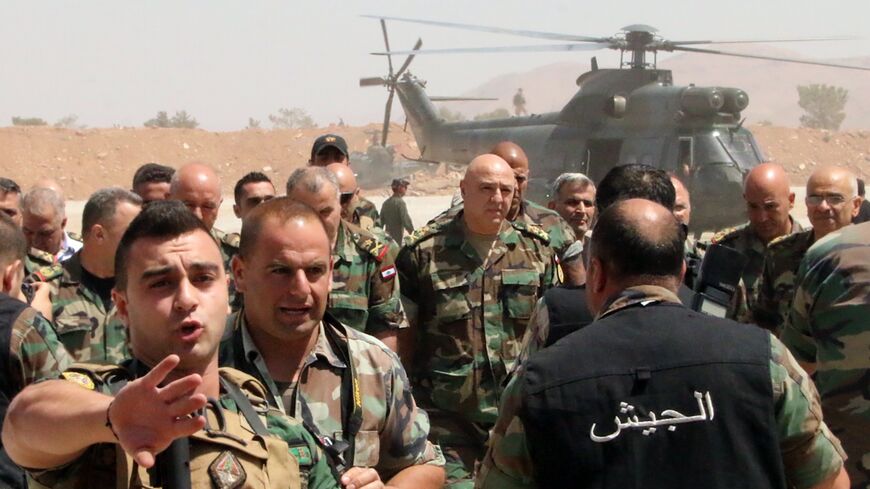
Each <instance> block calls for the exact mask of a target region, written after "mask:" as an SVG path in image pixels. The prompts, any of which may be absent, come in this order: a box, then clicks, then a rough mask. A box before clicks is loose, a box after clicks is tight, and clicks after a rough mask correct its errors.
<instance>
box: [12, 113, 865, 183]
mask: <svg viewBox="0 0 870 489" xmlns="http://www.w3.org/2000/svg"><path fill="white" fill-rule="evenodd" d="M379 129H380V125H379V124H369V125H367V126H363V127H335V126H330V127H327V128H316V129H307V130H269V131H265V130H245V131H237V132H222V133H215V132H207V131H202V130H195V129H146V128H123V129H84V130H71V129H58V128H50V127H8V128H0V175H2V176H5V177H9V178H12V179H14V180H15V181H17V182H18V183H19V184H20V185H22V186H23V187H24V188H29V187H30V185H31V184H32V183H33V182H34V181H36V180H37V179H39V178H44V177H51V178H55V179H57V180H59V181H60V182H61V184H62V185H63V186H64V188H65V189H66V192H67V198H70V199H85V198H87V196H88V195H90V193H91V192H93V191H94V190H96V189H98V188H100V187H103V186H108V185H121V186H124V187H129V185H130V182H131V180H132V177H133V172H135V171H136V168H137V167H138V166H139V165H141V164H142V163H145V162H149V161H156V162H159V163H164V164H167V165H170V166H174V167H178V166H180V165H181V164H183V163H185V162H188V161H193V160H201V161H205V162H208V163H211V164H213V165H215V166H216V167H218V168H219V171H220V175H221V178H222V179H223V187H224V188H223V190H224V193H226V194H229V193H231V192H232V188H233V185H234V183H235V181H236V180H237V179H239V178H240V177H241V176H242V175H244V174H245V173H247V172H249V171H252V170H258V171H263V172H265V173H266V174H268V175H269V176H270V177H271V178H272V180H273V181H274V182H276V184H277V186H278V187H282V186H283V185H282V184H283V182H284V181H285V180H286V179H287V176H288V175H289V174H290V172H291V171H292V170H293V169H294V168H297V167H299V166H302V165H304V164H305V162H306V161H307V160H308V156H309V152H310V149H311V143H312V141H313V140H314V138H315V137H317V136H318V135H320V134H323V133H326V132H335V133H337V134H341V135H342V136H344V137H345V138H346V139H347V142H348V145H349V146H350V149H351V151H365V149H366V147H367V146H368V141H369V139H370V136H369V134H370V132H371V131H373V130H379ZM751 129H752V131H753V132H754V133H755V135H756V137H757V138H758V141H759V143H760V144H761V146H762V148H763V150H764V152H765V154H766V155H767V156H768V157H769V158H770V159H772V160H773V161H776V162H778V163H781V164H783V165H785V166H786V167H787V168H788V170H789V172H790V174H791V175H792V182H793V184H795V185H802V184H804V183H805V182H806V177H807V176H808V175H809V173H810V172H812V171H813V169H814V168H815V167H817V166H819V165H828V164H839V165H846V166H848V167H850V168H852V169H853V170H855V171H856V172H857V173H858V174H859V175H862V176H863V177H865V178H866V177H868V176H870V172H868V168H870V165H868V163H870V132H867V131H850V132H827V131H818V130H811V129H792V128H784V127H765V126H754V127H752V128H751ZM389 144H393V145H396V146H397V148H398V151H397V152H398V153H399V154H404V155H407V156H410V157H414V156H416V155H417V154H418V151H417V145H416V143H415V142H414V137H413V135H412V134H411V133H410V132H408V133H405V132H402V127H401V126H400V125H398V124H395V125H393V127H392V129H391V132H390V140H389ZM459 178H460V173H459V172H458V171H456V169H450V168H448V167H443V166H442V167H440V168H439V169H438V170H437V171H436V172H435V173H434V174H430V173H423V172H421V173H417V174H415V175H414V176H413V180H414V183H413V185H412V194H417V195H419V194H451V193H453V192H454V191H455V189H456V188H457V187H456V182H457V181H458V180H459ZM370 192H372V193H384V192H385V190H384V189H380V190H374V191H370Z"/></svg>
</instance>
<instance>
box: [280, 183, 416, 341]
mask: <svg viewBox="0 0 870 489" xmlns="http://www.w3.org/2000/svg"><path fill="white" fill-rule="evenodd" d="M340 193H341V192H340V185H339V183H338V179H337V178H336V176H335V174H334V173H332V172H331V171H329V170H327V169H325V168H318V167H307V168H299V169H297V170H296V171H294V172H293V173H292V174H291V175H290V178H289V179H287V197H290V198H291V199H293V200H295V201H298V202H301V203H303V204H305V205H307V206H308V207H311V208H312V209H314V210H315V211H316V212H317V214H318V215H319V216H320V219H321V220H322V221H323V225H324V227H325V228H326V234H327V235H328V236H329V240H330V245H331V246H332V258H333V269H332V289H331V291H330V293H329V302H328V310H329V313H330V314H332V315H333V316H335V318H336V319H338V320H339V321H340V322H341V323H342V324H345V325H347V326H350V327H351V328H354V329H356V330H358V331H362V332H365V333H368V334H370V335H372V336H374V337H376V338H378V339H379V340H381V341H383V342H384V343H385V344H386V345H387V346H389V347H390V348H391V349H393V351H398V350H399V345H398V335H399V330H400V329H407V327H408V322H407V320H406V319H405V310H404V309H403V308H402V301H401V299H400V295H399V282H398V279H397V276H396V275H397V274H396V265H395V259H394V256H395V255H396V254H398V252H397V251H395V250H394V251H393V252H392V253H391V252H390V246H391V245H390V243H389V242H387V241H385V240H383V239H381V238H379V237H377V236H375V235H374V234H372V233H370V232H369V231H366V230H364V229H362V228H360V227H359V226H357V225H355V224H353V223H351V222H350V221H347V220H345V219H342V218H341V204H340V201H339V196H340ZM392 246H394V247H395V246H396V245H395V243H393V244H392ZM399 353H402V352H399Z"/></svg>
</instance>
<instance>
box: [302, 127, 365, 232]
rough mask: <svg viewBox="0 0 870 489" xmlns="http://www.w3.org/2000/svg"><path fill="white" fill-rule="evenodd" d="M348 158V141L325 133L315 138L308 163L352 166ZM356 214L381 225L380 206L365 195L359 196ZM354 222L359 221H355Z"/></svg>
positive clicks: (324, 165)
mask: <svg viewBox="0 0 870 489" xmlns="http://www.w3.org/2000/svg"><path fill="white" fill-rule="evenodd" d="M348 158H349V153H348V152H347V141H345V140H344V138H343V137H341V136H339V135H337V134H324V135H323V136H320V137H319V138H317V139H315V140H314V144H313V145H312V146H311V159H309V160H308V164H309V165H311V166H321V167H326V166H327V165H329V164H330V163H343V164H345V165H347V166H350V160H349V159H348ZM354 214H356V215H359V216H368V218H369V219H371V221H372V222H373V223H374V224H375V225H376V226H380V225H381V224H380V223H381V219H380V216H379V215H378V208H377V207H375V204H373V203H372V201H370V200H368V199H366V198H365V197H360V198H359V202H358V204H357V206H356V208H355V209H354ZM354 224H359V223H357V222H355V223H354Z"/></svg>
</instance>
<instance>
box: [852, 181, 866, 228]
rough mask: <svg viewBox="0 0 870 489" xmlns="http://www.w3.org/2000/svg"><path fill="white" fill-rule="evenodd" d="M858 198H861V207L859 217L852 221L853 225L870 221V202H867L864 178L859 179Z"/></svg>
mask: <svg viewBox="0 0 870 489" xmlns="http://www.w3.org/2000/svg"><path fill="white" fill-rule="evenodd" d="M858 196H859V197H861V206H860V207H859V210H858V215H857V216H855V218H854V219H852V224H861V223H862V222H867V221H870V202H867V196H866V190H865V187H864V179H863V178H859V179H858Z"/></svg>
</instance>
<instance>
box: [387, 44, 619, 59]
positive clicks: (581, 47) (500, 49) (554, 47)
mask: <svg viewBox="0 0 870 489" xmlns="http://www.w3.org/2000/svg"><path fill="white" fill-rule="evenodd" d="M611 47H613V46H612V45H611V44H608V43H595V44H538V45H532V46H490V47H481V48H446V49H423V50H420V51H392V52H377V53H371V54H374V55H376V56H389V55H391V54H396V55H400V54H411V53H413V54H415V55H416V54H464V53H521V52H525V53H535V52H547V51H598V50H599V49H607V48H611Z"/></svg>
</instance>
